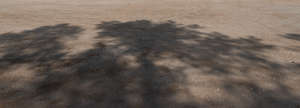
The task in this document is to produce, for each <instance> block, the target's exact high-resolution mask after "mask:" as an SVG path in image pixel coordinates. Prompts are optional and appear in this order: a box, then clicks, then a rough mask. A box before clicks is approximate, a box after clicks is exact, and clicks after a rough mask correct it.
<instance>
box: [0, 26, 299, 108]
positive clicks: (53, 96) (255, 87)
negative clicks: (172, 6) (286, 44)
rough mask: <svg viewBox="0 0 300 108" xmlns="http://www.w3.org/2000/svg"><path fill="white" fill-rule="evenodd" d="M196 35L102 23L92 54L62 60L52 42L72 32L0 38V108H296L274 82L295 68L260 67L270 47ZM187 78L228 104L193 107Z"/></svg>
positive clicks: (183, 29) (193, 30)
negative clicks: (199, 80) (270, 86)
mask: <svg viewBox="0 0 300 108" xmlns="http://www.w3.org/2000/svg"><path fill="white" fill-rule="evenodd" d="M199 29H201V27H200V26H198V25H183V24H177V23H176V22H174V21H167V22H160V23H155V22H151V21H148V20H138V21H129V22H120V21H111V22H103V23H101V24H98V25H97V30H98V31H99V32H98V36H97V37H96V38H95V39H96V40H98V42H97V43H96V44H94V48H92V49H90V50H88V51H85V52H82V53H80V54H77V55H75V56H73V57H72V58H65V56H66V54H67V53H66V52H63V51H62V50H63V49H64V45H63V43H62V42H63V41H60V39H62V38H68V37H76V36H77V35H79V33H80V32H81V31H82V30H83V29H82V28H80V27H77V26H70V25H67V24H61V25H55V26H46V27H40V28H37V29H34V30H31V31H24V32H22V33H7V34H2V35H0V38H1V41H2V42H1V44H0V46H1V49H0V50H1V52H3V53H1V56H0V57H1V58H0V71H1V75H0V76H1V77H0V80H1V83H0V87H1V90H0V94H1V96H0V101H1V102H0V104H3V105H4V104H5V105H6V106H5V105H4V107H8V108H9V107H22V108H23V107H28V108H29V107H30V108H36V107H37V108H40V107H51V108H52V107H55V108H60V107H62V108H63V107H71V108H82V107H88V108H98V107H103V108H121V107H122V108H140V107H143V108H200V107H212V108H213V107H249V108H251V107H261V108H263V107H274V108H276V107H278V108H281V107H286V106H289V107H290V106H292V107H295V108H296V107H298V106H297V105H298V104H299V98H298V97H297V96H295V95H294V94H293V93H291V92H290V89H289V87H287V86H286V85H285V84H283V83H282V82H281V81H282V80H284V79H285V77H286V76H287V75H290V74H293V75H299V72H297V69H299V65H298V64H296V65H295V64H293V65H290V64H280V63H277V62H274V61H272V60H270V59H268V57H267V56H265V55H264V52H265V51H268V50H273V49H276V47H275V46H273V45H267V44H264V43H262V42H261V40H260V39H258V38H255V37H254V36H249V37H247V38H231V37H230V36H227V35H225V34H222V33H218V32H211V33H207V32H200V31H199ZM27 71H28V72H27ZM21 73H27V74H26V75H24V74H21ZM253 73H258V74H261V75H264V76H267V77H266V78H265V80H263V82H268V83H270V84H273V85H275V86H276V87H277V88H275V89H266V88H264V87H262V86H261V85H260V84H259V83H261V82H259V81H257V79H256V77H255V76H253ZM16 74H17V75H16ZM19 74H20V75H19ZM255 75H257V74H255ZM190 76H205V77H206V76H207V77H211V76H214V77H217V78H218V79H219V80H220V83H219V84H216V85H213V86H216V87H218V88H221V90H222V91H223V92H224V93H225V94H228V95H226V96H224V98H225V99H226V98H228V100H225V101H219V100H210V101H207V100H197V96H195V95H194V94H193V92H191V91H190V88H189V87H191V84H190V82H189V80H190V79H189V78H190ZM11 77H12V78H11ZM234 77H240V78H242V79H244V80H237V79H235V78H234ZM269 77H272V78H275V79H276V80H269V79H268V78H269ZM17 78H19V79H17ZM251 81H252V82H251ZM205 83H208V84H211V83H210V82H209V81H207V82H205ZM212 84H213V83H212ZM197 86H200V87H201V86H202V84H201V83H199V84H197ZM243 94H247V95H251V96H248V97H245V96H243ZM278 94H280V96H278ZM283 96H284V97H283ZM229 98H234V99H236V100H237V101H236V100H230V99H229Z"/></svg>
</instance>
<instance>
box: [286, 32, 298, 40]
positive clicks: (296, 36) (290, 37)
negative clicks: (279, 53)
mask: <svg viewBox="0 0 300 108" xmlns="http://www.w3.org/2000/svg"><path fill="white" fill-rule="evenodd" d="M283 37H285V38H287V39H292V40H297V41H300V34H294V33H287V34H285V35H283Z"/></svg>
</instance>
